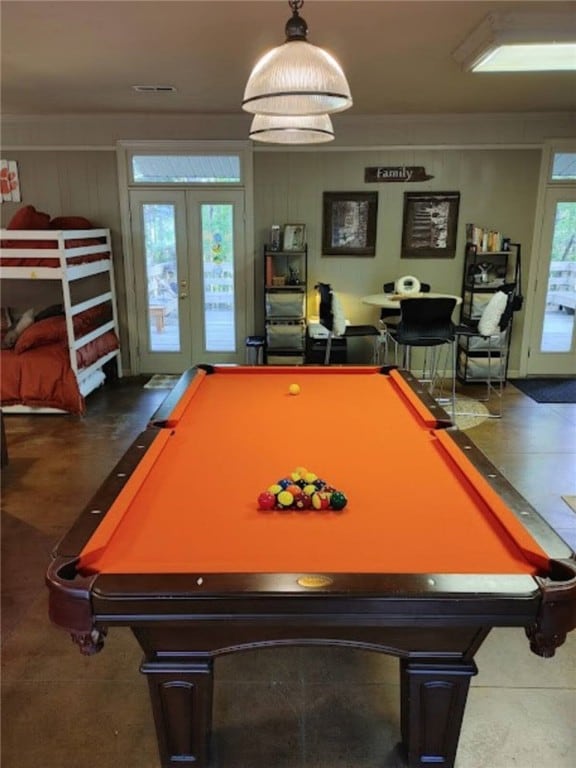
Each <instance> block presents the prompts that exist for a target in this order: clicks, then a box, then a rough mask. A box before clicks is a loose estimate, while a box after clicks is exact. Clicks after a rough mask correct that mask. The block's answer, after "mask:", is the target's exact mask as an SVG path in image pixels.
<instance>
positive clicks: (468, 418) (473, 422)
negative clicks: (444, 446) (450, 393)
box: [444, 395, 490, 430]
mask: <svg viewBox="0 0 576 768" xmlns="http://www.w3.org/2000/svg"><path fill="white" fill-rule="evenodd" d="M444 408H445V410H446V411H447V412H448V413H450V405H445V406H444ZM455 416H456V426H457V427H458V429H463V430H466V429H472V427H477V426H478V425H479V424H482V422H484V421H486V419H487V418H489V416H490V412H489V410H488V408H487V407H486V406H485V405H484V403H479V402H478V400H473V399H472V398H470V397H462V396H461V395H458V396H457V397H456V411H455Z"/></svg>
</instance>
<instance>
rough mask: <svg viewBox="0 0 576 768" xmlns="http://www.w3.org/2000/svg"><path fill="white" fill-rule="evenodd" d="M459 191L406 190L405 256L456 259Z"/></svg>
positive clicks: (403, 229)
mask: <svg viewBox="0 0 576 768" xmlns="http://www.w3.org/2000/svg"><path fill="white" fill-rule="evenodd" d="M459 206H460V192H405V193H404V217H403V226H402V251H401V257H402V258H403V259H453V258H454V256H455V255H456V231H457V227H458V208H459Z"/></svg>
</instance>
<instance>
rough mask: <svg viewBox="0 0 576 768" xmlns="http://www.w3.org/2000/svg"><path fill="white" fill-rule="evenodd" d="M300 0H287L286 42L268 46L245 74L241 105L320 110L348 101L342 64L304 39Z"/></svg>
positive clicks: (269, 110)
mask: <svg viewBox="0 0 576 768" xmlns="http://www.w3.org/2000/svg"><path fill="white" fill-rule="evenodd" d="M303 4H304V3H303V0H289V2H288V5H289V6H290V7H291V8H292V17H291V18H290V19H288V22H287V23H286V28H285V31H286V42H285V43H283V44H282V45H279V46H278V47H277V48H273V49H272V50H271V51H268V53H266V54H265V55H264V56H262V58H261V59H260V61H258V63H257V64H256V66H255V67H254V69H253V70H252V74H251V75H250V77H249V78H248V82H247V84H246V89H245V91H244V99H243V100H242V108H243V109H245V110H246V112H251V113H252V114H258V115H326V114H331V113H333V112H342V111H343V110H344V109H348V108H349V107H351V106H352V96H351V93H350V86H349V85H348V81H347V80H346V76H345V75H344V72H343V71H342V67H341V66H340V64H338V62H337V61H336V59H335V58H334V57H333V56H331V55H330V54H329V53H327V52H326V51H324V50H323V49H322V48H318V47H317V46H315V45H311V43H309V42H308V41H307V40H306V36H307V34H308V26H307V24H306V22H305V21H304V19H303V18H302V17H301V16H300V15H299V14H298V9H299V8H301V7H302V5H303Z"/></svg>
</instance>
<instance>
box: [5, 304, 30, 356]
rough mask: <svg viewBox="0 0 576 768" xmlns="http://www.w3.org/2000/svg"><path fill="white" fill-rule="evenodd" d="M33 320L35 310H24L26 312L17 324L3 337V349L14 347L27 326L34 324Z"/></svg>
mask: <svg viewBox="0 0 576 768" xmlns="http://www.w3.org/2000/svg"><path fill="white" fill-rule="evenodd" d="M33 322H34V310H33V309H27V310H26V312H24V314H23V315H22V317H21V318H20V319H19V320H18V322H17V323H16V325H14V326H13V327H12V328H10V329H9V330H8V331H6V333H5V334H4V336H3V338H2V349H12V347H14V346H15V345H16V342H17V341H18V339H19V338H20V336H21V334H22V333H24V331H25V330H26V328H28V326H30V325H32V323H33Z"/></svg>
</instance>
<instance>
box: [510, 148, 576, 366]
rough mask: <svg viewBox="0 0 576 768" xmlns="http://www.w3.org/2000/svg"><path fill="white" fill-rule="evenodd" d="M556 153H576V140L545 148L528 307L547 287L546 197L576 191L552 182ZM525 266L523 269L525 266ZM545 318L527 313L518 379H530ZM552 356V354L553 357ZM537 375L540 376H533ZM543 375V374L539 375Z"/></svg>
mask: <svg viewBox="0 0 576 768" xmlns="http://www.w3.org/2000/svg"><path fill="white" fill-rule="evenodd" d="M557 152H576V141H575V140H573V139H550V140H548V141H546V142H545V143H544V145H543V148H542V159H541V163H540V176H539V180H538V197H537V201H536V211H535V214H534V230H533V234H532V248H531V256H530V263H529V264H528V269H527V270H526V269H524V273H525V274H526V275H527V277H526V283H525V288H524V290H525V296H526V305H527V306H528V307H532V306H533V304H534V302H535V297H536V293H537V291H539V290H540V291H544V290H545V289H546V288H545V286H542V285H540V286H539V285H538V276H539V273H540V270H541V266H542V259H544V258H545V259H546V260H548V258H549V254H548V253H543V250H542V249H543V246H544V243H543V242H542V237H543V234H544V224H545V221H544V216H545V213H546V204H547V193H548V191H549V190H550V189H564V188H567V189H570V190H571V191H576V181H555V182H552V181H550V177H551V173H552V163H553V160H554V154H555V153H557ZM523 266H524V265H523ZM542 322H543V318H542V317H540V316H538V317H536V313H534V312H531V311H530V312H529V313H528V312H526V314H525V324H524V329H523V334H522V342H521V346H520V365H519V371H518V373H519V376H520V377H521V378H524V377H526V376H528V375H530V374H529V373H528V370H529V362H530V361H529V355H530V347H531V344H532V339H533V338H534V335H535V333H536V324H537V323H539V324H540V328H541V327H542ZM551 354H553V353H551ZM533 375H537V374H533ZM540 375H541V374H540Z"/></svg>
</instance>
